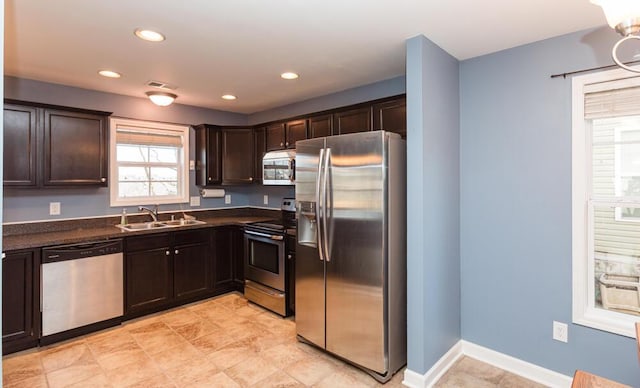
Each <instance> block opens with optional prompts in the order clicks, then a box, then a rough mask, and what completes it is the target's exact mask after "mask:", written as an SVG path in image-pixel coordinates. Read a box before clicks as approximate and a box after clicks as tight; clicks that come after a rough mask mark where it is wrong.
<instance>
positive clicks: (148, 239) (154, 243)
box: [125, 233, 171, 253]
mask: <svg viewBox="0 0 640 388" xmlns="http://www.w3.org/2000/svg"><path fill="white" fill-rule="evenodd" d="M170 242H171V239H170V235H169V234H167V233H160V234H152V235H148V236H136V237H128V238H127V239H126V240H125V249H126V252H127V253H128V252H137V251H148V250H152V249H159V248H168V247H169V245H170Z"/></svg>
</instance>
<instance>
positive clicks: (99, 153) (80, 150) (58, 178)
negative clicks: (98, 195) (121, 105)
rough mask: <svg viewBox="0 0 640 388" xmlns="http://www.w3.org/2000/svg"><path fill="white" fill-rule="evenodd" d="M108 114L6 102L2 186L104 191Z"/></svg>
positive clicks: (106, 166) (21, 102) (106, 164)
mask: <svg viewBox="0 0 640 388" xmlns="http://www.w3.org/2000/svg"><path fill="white" fill-rule="evenodd" d="M109 115H110V113H108V112H99V111H89V110H84V109H76V108H67V107H59V106H53V105H42V104H36V103H30V102H23V101H15V100H5V105H4V128H5V130H4V184H5V185H6V186H22V187H48V186H106V185H107V168H108V151H107V150H108V148H107V147H108V145H107V133H108V130H109V128H108V122H107V119H108V116H109Z"/></svg>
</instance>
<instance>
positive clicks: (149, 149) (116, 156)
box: [109, 118, 189, 206]
mask: <svg viewBox="0 0 640 388" xmlns="http://www.w3.org/2000/svg"><path fill="white" fill-rule="evenodd" d="M188 151H189V127H188V126H181V125H172V124H164V123H154V122H147V121H137V120H128V119H120V118H112V119H111V152H110V159H111V174H110V175H111V180H110V185H109V186H110V192H111V206H126V205H145V204H168V203H183V202H189V185H188V180H189V171H188V153H189V152H188Z"/></svg>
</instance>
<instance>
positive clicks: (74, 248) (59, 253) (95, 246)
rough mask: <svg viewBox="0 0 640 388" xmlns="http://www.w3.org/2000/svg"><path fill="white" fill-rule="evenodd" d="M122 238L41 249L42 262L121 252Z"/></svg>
mask: <svg viewBox="0 0 640 388" xmlns="http://www.w3.org/2000/svg"><path fill="white" fill-rule="evenodd" d="M122 251H123V249H122V240H121V239H117V240H108V241H95V242H89V243H82V244H70V245H59V246H55V247H49V248H43V249H42V263H55V262H58V261H65V260H75V259H83V258H85V257H94V256H104V255H111V254H117V253H122Z"/></svg>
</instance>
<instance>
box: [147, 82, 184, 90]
mask: <svg viewBox="0 0 640 388" xmlns="http://www.w3.org/2000/svg"><path fill="white" fill-rule="evenodd" d="M147 86H152V87H154V88H158V89H164V90H176V89H177V87H176V86H174V85H170V84H168V83H165V82H160V81H149V82H147Z"/></svg>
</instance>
